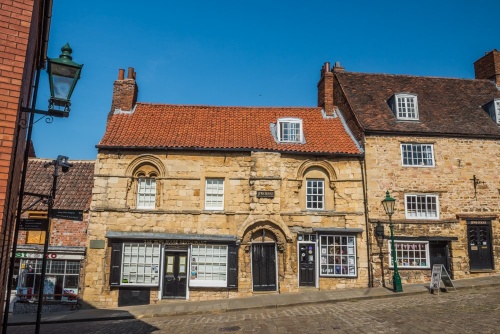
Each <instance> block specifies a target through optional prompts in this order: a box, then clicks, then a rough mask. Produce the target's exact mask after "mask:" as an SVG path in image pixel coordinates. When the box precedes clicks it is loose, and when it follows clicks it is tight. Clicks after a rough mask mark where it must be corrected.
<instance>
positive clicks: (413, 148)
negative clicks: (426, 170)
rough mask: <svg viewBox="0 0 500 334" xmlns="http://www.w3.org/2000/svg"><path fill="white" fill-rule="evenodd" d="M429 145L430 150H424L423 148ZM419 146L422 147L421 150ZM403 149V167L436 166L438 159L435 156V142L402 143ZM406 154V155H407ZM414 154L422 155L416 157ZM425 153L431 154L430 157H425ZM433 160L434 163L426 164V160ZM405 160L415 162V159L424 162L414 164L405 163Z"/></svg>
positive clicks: (401, 147)
mask: <svg viewBox="0 0 500 334" xmlns="http://www.w3.org/2000/svg"><path fill="white" fill-rule="evenodd" d="M407 147H411V150H407ZM424 147H428V148H430V152H424V150H423V148H424ZM418 148H420V151H418ZM400 149H401V165H402V166H403V167H435V166H436V161H435V160H436V159H435V156H434V144H426V143H401V145H400ZM405 154H406V156H405ZM414 154H420V157H414ZM424 154H430V155H431V157H430V158H428V157H427V158H424ZM429 159H430V160H431V162H432V164H425V163H424V161H428V160H429ZM405 160H407V162H413V161H414V160H421V161H422V162H421V163H420V164H412V163H405Z"/></svg>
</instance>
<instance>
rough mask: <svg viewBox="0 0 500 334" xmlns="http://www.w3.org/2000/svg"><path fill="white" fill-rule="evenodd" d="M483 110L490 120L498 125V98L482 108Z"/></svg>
mask: <svg viewBox="0 0 500 334" xmlns="http://www.w3.org/2000/svg"><path fill="white" fill-rule="evenodd" d="M483 109H484V110H485V111H486V112H487V113H488V114H489V115H490V118H491V119H492V120H493V121H494V122H495V123H497V124H498V125H500V98H499V99H494V100H491V101H490V102H488V103H486V104H485V105H484V106H483Z"/></svg>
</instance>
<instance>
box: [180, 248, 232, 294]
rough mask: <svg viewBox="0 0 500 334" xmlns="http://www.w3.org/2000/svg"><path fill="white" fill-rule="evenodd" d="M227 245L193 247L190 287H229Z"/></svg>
mask: <svg viewBox="0 0 500 334" xmlns="http://www.w3.org/2000/svg"><path fill="white" fill-rule="evenodd" d="M228 259H229V254H228V247H227V245H191V262H190V269H191V270H190V272H189V286H190V287H227V278H228V267H229V263H228Z"/></svg>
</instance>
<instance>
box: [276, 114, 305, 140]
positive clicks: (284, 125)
mask: <svg viewBox="0 0 500 334" xmlns="http://www.w3.org/2000/svg"><path fill="white" fill-rule="evenodd" d="M277 134H278V141H279V142H282V143H300V142H302V138H303V131H302V120H301V119H298V118H280V119H278V131H277Z"/></svg>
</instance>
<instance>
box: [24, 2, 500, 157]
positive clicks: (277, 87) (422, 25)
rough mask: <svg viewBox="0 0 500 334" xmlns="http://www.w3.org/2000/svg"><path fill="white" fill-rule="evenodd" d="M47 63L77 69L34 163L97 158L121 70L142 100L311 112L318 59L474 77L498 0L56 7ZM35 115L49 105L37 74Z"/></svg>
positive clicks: (496, 36)
mask: <svg viewBox="0 0 500 334" xmlns="http://www.w3.org/2000/svg"><path fill="white" fill-rule="evenodd" d="M53 2H54V3H53V12H52V24H51V30H50V38H49V51H48V57H49V58H57V57H59V54H60V53H61V52H60V49H61V47H62V46H63V45H64V44H66V43H69V44H70V45H71V47H72V49H73V61H75V62H77V63H80V64H82V63H83V64H84V66H83V70H82V74H81V79H80V80H79V82H78V84H77V86H76V88H75V91H74V93H73V96H72V98H71V104H72V106H71V112H70V116H69V117H68V118H54V120H53V122H52V123H47V122H46V121H45V119H40V120H39V121H38V122H37V123H36V124H35V125H34V128H33V142H34V146H35V152H36V155H37V157H39V158H50V159H54V158H56V157H57V156H58V155H65V156H68V157H69V160H70V161H71V160H95V159H96V157H97V149H96V147H95V146H96V145H97V144H98V143H99V141H100V140H101V138H102V136H103V134H104V131H105V128H106V118H107V115H108V112H109V111H110V109H111V99H112V93H113V82H114V81H115V80H116V79H117V78H118V70H119V69H125V73H127V68H128V67H133V68H134V69H135V72H136V75H137V77H136V80H137V84H138V87H139V95H138V101H139V102H146V103H165V104H188V105H214V106H311V107H314V106H316V105H317V83H318V80H319V75H320V69H321V67H322V65H323V64H324V63H325V62H330V63H331V64H332V65H333V64H334V63H335V62H337V61H338V62H340V64H341V65H342V67H344V68H345V70H346V71H351V72H364V73H386V74H408V75H418V76H433V77H453V78H471V79H472V78H474V67H473V63H474V62H475V61H476V60H477V59H479V58H481V57H482V56H483V55H484V54H485V53H486V52H489V51H491V50H493V49H495V48H496V49H500V32H499V26H498V13H499V12H500V1H498V0H453V1H452V0H438V1H436V0H434V1H428V0H420V1H401V0H400V1H393V0H387V1H385V0H378V1H376V0H330V1H327V0H307V1H296V0H288V1H282V0H267V1H262V0H252V1H243V0H232V1H226V0H213V1H207V0H204V1H201V0H182V1H179V0H176V1H171V0H145V1H136V0H134V1H132V0H105V1H103V0H85V1H71V0H53ZM40 82H41V84H40V86H39V91H38V99H37V109H45V110H46V109H47V106H48V102H47V101H48V99H49V97H50V93H49V88H48V76H47V74H46V73H45V72H43V74H42V76H41V79H40Z"/></svg>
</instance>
